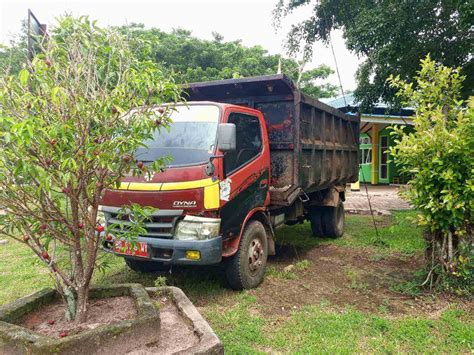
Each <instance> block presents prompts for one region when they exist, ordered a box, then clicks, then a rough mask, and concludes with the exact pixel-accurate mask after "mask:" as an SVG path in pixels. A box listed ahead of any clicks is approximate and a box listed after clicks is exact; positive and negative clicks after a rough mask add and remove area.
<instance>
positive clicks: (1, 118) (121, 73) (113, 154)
mask: <svg viewBox="0 0 474 355" xmlns="http://www.w3.org/2000/svg"><path fill="white" fill-rule="evenodd" d="M147 45H148V44H147V43H145V41H142V42H141V46H142V47H143V48H146V47H147ZM40 46H41V47H42V50H43V53H42V54H40V55H37V56H36V57H35V58H34V59H33V61H32V62H31V63H30V64H29V65H28V66H27V67H25V68H24V69H22V70H20V71H19V72H18V73H17V74H16V75H9V74H8V72H4V73H2V74H1V76H0V145H1V149H2V155H1V157H0V158H1V160H0V205H1V206H2V208H6V209H7V210H8V213H7V214H5V215H2V216H1V219H0V234H3V235H7V236H9V237H11V238H14V239H16V240H20V241H22V242H24V243H26V244H27V245H28V246H29V247H30V248H31V249H32V251H33V252H34V253H35V254H36V255H37V256H38V257H39V258H40V259H41V261H42V262H43V263H44V264H45V265H46V266H47V267H48V268H49V270H50V271H51V273H52V275H53V276H54V278H55V281H56V284H57V286H58V288H59V290H60V291H64V292H66V290H69V289H72V290H74V293H75V294H76V295H78V297H79V298H81V297H80V295H81V293H82V295H83V296H84V294H87V292H86V290H87V288H88V287H89V284H90V280H91V278H92V275H93V272H94V268H95V266H96V262H97V251H98V249H99V247H100V246H101V243H102V240H101V238H100V233H101V231H102V228H103V227H102V226H100V225H99V226H98V224H99V223H100V222H99V219H98V205H99V201H100V199H101V197H102V196H103V194H104V193H105V191H106V189H107V188H114V187H116V186H117V184H118V183H119V181H120V179H121V178H122V177H123V176H124V175H125V174H128V173H131V172H133V173H134V174H141V175H143V174H151V173H152V172H153V171H157V169H159V168H160V166H161V165H162V162H163V161H157V162H154V163H152V164H150V165H149V166H146V167H144V168H141V169H139V168H138V167H135V164H134V163H135V162H134V158H133V154H134V152H135V151H136V149H137V148H138V147H141V146H143V141H145V140H147V139H150V138H151V137H152V136H153V134H154V132H155V131H156V130H159V129H161V128H162V127H166V125H167V123H168V122H169V118H168V113H169V112H170V110H172V106H168V107H167V108H166V109H165V110H162V111H163V112H162V113H158V112H157V110H156V106H155V105H160V104H162V103H164V102H176V101H179V100H180V91H179V89H178V87H177V86H176V85H175V83H174V82H173V80H172V79H171V78H170V77H168V76H167V75H165V74H164V73H163V72H162V71H161V70H160V69H159V68H157V66H156V64H155V63H153V62H152V61H147V60H139V59H138V58H137V57H136V56H135V55H134V52H133V48H132V47H131V46H130V45H129V42H128V40H127V39H126V38H125V37H124V36H123V35H121V34H120V33H119V32H117V31H115V30H104V29H102V28H100V27H98V26H97V24H96V22H95V21H90V20H89V19H88V18H87V17H80V18H78V19H76V18H73V17H68V16H67V17H63V18H61V19H60V20H59V22H58V24H57V27H55V28H54V29H53V30H52V32H51V37H50V38H49V39H47V40H46V39H45V42H43V43H42V44H41V45H40ZM160 110H161V109H160ZM157 115H161V118H160V119H159V120H158V119H157V118H156V116H157ZM135 209H136V208H135ZM136 212H137V211H134V213H136ZM63 254H66V255H69V257H70V258H69V259H67V258H65V257H64V255H63ZM62 260H69V262H68V263H65V264H64V263H62ZM82 298H87V297H86V296H84V297H82ZM83 301H84V300H83ZM84 310H85V309H84Z"/></svg>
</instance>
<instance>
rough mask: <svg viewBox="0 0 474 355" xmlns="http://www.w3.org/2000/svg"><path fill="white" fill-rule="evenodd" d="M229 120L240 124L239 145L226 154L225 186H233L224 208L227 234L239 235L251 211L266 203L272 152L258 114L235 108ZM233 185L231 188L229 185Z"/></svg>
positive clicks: (225, 234)
mask: <svg viewBox="0 0 474 355" xmlns="http://www.w3.org/2000/svg"><path fill="white" fill-rule="evenodd" d="M227 123H234V124H235V126H236V135H237V148H236V150H235V151H230V152H227V153H226V154H225V156H224V158H223V159H224V164H223V177H224V179H223V181H222V182H221V200H222V197H225V196H222V190H223V186H222V185H225V184H227V186H226V187H225V189H228V190H230V194H229V196H228V201H227V202H226V203H225V205H224V206H223V207H222V209H221V218H222V232H223V235H224V237H228V236H237V235H238V234H239V232H240V229H241V226H242V223H243V222H244V219H245V217H246V216H247V214H248V212H249V211H251V210H252V209H254V208H255V207H260V206H264V205H265V199H266V197H267V193H268V189H269V165H270V164H269V159H270V158H269V152H268V151H266V150H268V148H266V147H264V144H263V139H262V137H263V135H264V133H265V131H264V129H263V127H262V126H261V124H260V121H259V119H258V117H257V116H254V115H252V114H249V113H242V112H231V113H230V114H229V115H228V117H227ZM229 187H230V189H229Z"/></svg>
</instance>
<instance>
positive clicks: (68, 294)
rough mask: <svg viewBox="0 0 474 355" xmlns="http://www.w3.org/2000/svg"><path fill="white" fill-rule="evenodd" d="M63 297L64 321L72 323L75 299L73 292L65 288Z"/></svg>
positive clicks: (75, 307) (75, 306)
mask: <svg viewBox="0 0 474 355" xmlns="http://www.w3.org/2000/svg"><path fill="white" fill-rule="evenodd" d="M63 292H64V297H65V298H66V320H67V321H72V320H74V319H75V318H76V310H77V304H76V297H75V295H74V291H73V290H72V289H71V288H70V287H65V289H64V291H63Z"/></svg>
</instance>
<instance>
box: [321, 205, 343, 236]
mask: <svg viewBox="0 0 474 355" xmlns="http://www.w3.org/2000/svg"><path fill="white" fill-rule="evenodd" d="M321 219H322V224H323V225H322V227H323V229H324V236H325V237H329V238H339V237H342V235H343V234H344V203H343V202H342V201H339V203H338V204H337V207H324V208H323V213H322V215H321Z"/></svg>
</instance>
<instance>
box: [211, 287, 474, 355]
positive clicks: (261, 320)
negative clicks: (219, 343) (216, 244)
mask: <svg viewBox="0 0 474 355" xmlns="http://www.w3.org/2000/svg"><path fill="white" fill-rule="evenodd" d="M329 306H330V305H329V304H328V303H327V302H322V303H321V304H320V305H314V306H306V307H303V308H302V309H300V310H298V311H295V312H293V313H292V314H291V315H290V317H288V318H286V319H285V320H284V321H281V319H280V318H279V317H277V316H273V317H272V316H270V317H267V318H265V317H263V316H262V315H260V306H259V305H258V303H257V302H256V299H255V298H253V297H252V296H249V295H247V294H246V293H242V294H240V295H239V296H237V297H234V300H233V305H232V306H230V307H228V308H226V309H222V307H218V306H210V307H208V308H206V309H205V310H204V314H205V316H206V318H207V319H209V320H210V323H211V325H212V327H213V328H214V330H215V331H216V332H217V334H218V336H219V337H220V338H221V339H222V340H223V342H224V344H225V349H226V353H256V352H290V353H295V352H298V353H303V354H304V353H327V354H331V353H337V354H341V353H342V354H349V353H361V352H362V353H400V352H403V353H437V354H445V353H459V352H469V351H470V350H474V323H473V320H472V317H469V316H468V315H467V314H466V313H465V312H464V311H461V310H458V309H448V310H446V311H444V312H443V313H442V315H441V317H440V318H439V319H436V320H431V319H424V318H420V317H415V316H405V317H402V318H397V319H393V318H391V317H388V316H378V315H377V316H376V315H370V314H365V313H362V312H359V311H356V310H353V309H351V308H347V309H343V310H342V311H334V310H333V309H332V308H330V307H329Z"/></svg>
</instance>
